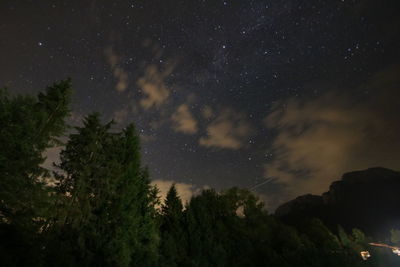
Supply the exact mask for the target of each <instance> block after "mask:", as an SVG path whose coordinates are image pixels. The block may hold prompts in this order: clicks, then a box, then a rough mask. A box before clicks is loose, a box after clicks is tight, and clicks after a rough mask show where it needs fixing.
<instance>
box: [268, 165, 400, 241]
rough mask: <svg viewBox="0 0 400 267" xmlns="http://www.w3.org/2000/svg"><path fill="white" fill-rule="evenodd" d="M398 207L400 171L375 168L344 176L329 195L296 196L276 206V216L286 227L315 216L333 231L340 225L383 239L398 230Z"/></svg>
mask: <svg viewBox="0 0 400 267" xmlns="http://www.w3.org/2000/svg"><path fill="white" fill-rule="evenodd" d="M399 207H400V172H397V171H393V170H390V169H386V168H381V167H376V168H370V169H367V170H362V171H354V172H349V173H345V174H344V175H343V176H342V179H341V180H339V181H335V182H333V183H332V184H331V186H330V188H329V191H328V192H326V193H323V194H322V195H321V196H316V195H310V194H308V195H303V196H299V197H297V198H296V199H294V200H291V201H289V202H287V203H285V204H283V205H281V206H280V207H278V208H277V210H276V211H275V216H276V217H279V218H280V219H281V220H283V221H284V222H286V223H289V224H296V223H297V222H299V221H301V219H302V218H307V217H316V218H319V219H321V220H322V221H323V222H324V223H325V224H326V225H327V226H328V227H329V228H331V230H333V231H336V230H337V226H338V225H341V226H342V227H344V228H345V229H346V230H348V231H349V230H351V229H352V228H359V229H361V230H362V231H364V232H365V233H367V234H368V235H370V236H372V237H374V238H379V239H384V238H386V237H387V236H388V234H389V231H390V229H396V228H397V229H399V228H400V210H399Z"/></svg>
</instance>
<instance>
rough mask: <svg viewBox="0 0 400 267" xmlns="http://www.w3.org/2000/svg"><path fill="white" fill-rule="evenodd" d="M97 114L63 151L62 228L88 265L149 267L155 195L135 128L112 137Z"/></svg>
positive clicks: (153, 253)
mask: <svg viewBox="0 0 400 267" xmlns="http://www.w3.org/2000/svg"><path fill="white" fill-rule="evenodd" d="M111 125H112V122H110V123H107V124H105V125H103V124H101V122H100V118H99V115H98V114H91V115H89V116H88V117H87V118H86V119H85V120H84V126H83V127H77V128H76V130H77V133H75V134H71V135H70V140H69V141H68V143H67V145H66V148H65V150H63V151H62V152H61V163H60V165H59V168H60V169H61V170H62V172H63V174H59V175H58V178H59V180H60V184H59V186H58V189H59V191H60V192H61V193H62V194H64V195H65V197H64V202H63V203H64V204H63V205H64V208H63V210H64V211H65V213H64V214H63V215H62V216H61V217H60V220H59V221H60V223H61V226H60V227H61V228H62V229H63V231H64V234H65V232H69V234H68V235H69V236H71V237H72V238H73V240H74V239H76V242H77V244H78V248H79V250H78V252H77V255H76V256H77V259H78V260H79V261H80V262H83V263H85V264H87V265H96V266H102V265H111V266H129V265H130V264H131V265H134V266H137V265H142V264H143V265H147V266H150V265H151V264H152V262H155V261H156V260H157V259H156V256H157V238H158V235H157V231H156V221H155V211H154V206H153V204H154V193H153V191H152V190H153V189H152V188H151V186H150V181H149V178H148V174H147V171H146V170H145V169H143V168H142V167H141V161H140V147H139V139H138V136H137V134H136V133H135V130H134V127H133V125H130V126H128V127H127V128H126V130H124V131H123V132H122V133H111V132H110V127H111Z"/></svg>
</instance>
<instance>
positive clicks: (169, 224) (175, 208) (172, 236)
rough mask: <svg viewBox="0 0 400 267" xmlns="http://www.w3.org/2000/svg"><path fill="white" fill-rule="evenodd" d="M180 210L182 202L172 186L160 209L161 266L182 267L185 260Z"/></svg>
mask: <svg viewBox="0 0 400 267" xmlns="http://www.w3.org/2000/svg"><path fill="white" fill-rule="evenodd" d="M182 210H183V205H182V201H181V199H180V197H179V196H178V192H177V191H176V187H175V184H173V185H172V186H171V188H170V189H169V191H168V193H167V196H166V199H165V202H164V205H163V206H162V208H161V225H160V232H161V244H160V254H161V255H160V261H161V263H162V266H183V265H184V263H185V261H186V260H187V259H186V241H187V240H186V238H185V236H184V229H183V227H184V225H183V211H182Z"/></svg>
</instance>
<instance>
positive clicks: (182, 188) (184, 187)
mask: <svg viewBox="0 0 400 267" xmlns="http://www.w3.org/2000/svg"><path fill="white" fill-rule="evenodd" d="M151 184H152V185H156V186H157V188H158V189H159V190H160V193H159V196H160V198H161V202H162V203H163V202H164V200H165V197H166V196H167V193H168V190H169V189H170V188H171V186H172V185H173V184H175V188H176V191H177V192H178V195H179V197H180V198H181V200H182V203H183V204H185V203H186V202H189V201H190V199H191V197H192V196H193V195H195V194H197V193H199V192H200V190H201V189H199V188H196V187H195V186H194V185H193V184H186V183H177V182H175V181H171V180H154V181H152V182H151Z"/></svg>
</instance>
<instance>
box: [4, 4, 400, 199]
mask: <svg viewBox="0 0 400 267" xmlns="http://www.w3.org/2000/svg"><path fill="white" fill-rule="evenodd" d="M398 11H399V8H398V7H397V6H396V1H379V3H378V1H373V0H367V1H356V0H353V1H345V0H341V1H339V0H335V1H294V0H290V1H256V0H251V1H233V0H230V1H228V0H226V1H206V0H203V1H197V0H196V1H195V0H193V1H183V0H182V1H177V0H176V1H153V0H150V1H149V0H146V1H100V0H97V1H96V0H93V1H7V0H6V1H1V3H0V36H1V37H0V67H1V73H0V86H6V87H8V88H9V90H10V91H11V92H12V93H36V92H38V91H39V90H42V89H43V88H45V87H46V85H49V84H51V83H53V82H54V81H57V80H61V79H65V78H67V77H71V78H72V81H73V89H74V96H73V107H72V111H73V112H72V117H71V118H70V119H69V122H70V123H71V124H75V125H77V124H79V121H80V120H81V118H82V117H83V116H85V115H86V114H88V113H90V112H93V111H98V112H101V113H102V114H103V119H104V121H107V120H111V119H114V120H115V122H116V124H115V125H114V128H115V129H121V128H123V127H124V126H125V125H127V124H128V123H130V122H134V123H135V124H136V126H137V129H138V132H139V133H140V135H141V137H142V154H143V159H144V161H145V163H146V164H147V165H148V166H149V169H150V173H151V176H152V179H153V180H155V181H158V183H159V184H163V185H169V184H170V183H171V182H172V181H175V182H177V183H182V185H181V188H184V190H186V191H187V190H189V191H190V190H192V191H195V190H196V188H203V187H205V186H211V187H215V188H217V189H223V188H228V187H232V186H239V187H246V188H254V191H256V192H257V193H259V194H261V195H262V197H263V198H264V199H267V201H270V203H271V204H270V206H271V207H273V206H274V205H276V203H279V202H280V201H284V200H286V199H287V198H289V197H293V196H295V195H298V194H301V193H307V192H311V193H320V192H323V191H325V190H326V189H327V186H328V185H329V182H330V181H332V180H333V179H338V178H339V177H338V176H337V175H340V173H339V172H341V171H348V170H352V169H353V168H367V167H372V166H367V165H387V167H391V168H398V169H399V168H400V164H397V165H396V163H393V162H395V161H397V162H400V161H399V160H398V159H399V158H398V157H399V156H398V155H397V156H395V153H392V152H391V151H390V149H391V148H390V147H392V149H397V148H400V145H398V143H396V142H398V141H396V140H397V139H395V138H392V136H396V134H397V133H399V129H398V127H396V125H397V122H398V121H397V118H396V117H395V118H393V119H392V118H388V116H389V117H390V115H388V114H393V112H397V111H399V110H398V108H396V105H397V103H392V102H393V101H386V100H384V101H385V102H383V103H388V105H392V106H391V107H393V109H390V107H388V110H390V111H391V112H386V111H385V110H383V109H382V107H383V106H385V104H383V103H382V102H379V101H381V100H379V101H374V99H377V98H378V96H377V92H378V91H380V90H384V91H385V92H388V93H387V94H386V96H387V95H389V96H390V97H389V98H388V99H390V98H393V97H394V96H395V95H396V94H397V96H398V95H399V94H398V93H397V91H398V90H397V88H398V84H399V80H398V79H397V77H396V76H397V74H400V72H399V71H398V70H399V67H398V63H399V52H398V46H399V36H400V35H399V25H400V19H399V18H398ZM398 76H400V75H398ZM396 86H397V87H396ZM330 96H331V98H329V97H330ZM383 98H385V97H383ZM327 99H330V100H327ZM324 103H325V104H324ZM328 103H329V104H328ZM371 110H372V111H371ZM307 112H312V113H313V114H316V113H317V114H327V115H326V116H323V115H321V116H311V115H310V114H309V113H307ZM278 114H280V115H278ZM282 114H283V115H282ZM293 114H297V115H296V116H298V117H296V118H295V119H293V117H290V116H292V115H293ZM360 114H364V115H365V114H367V115H365V116H363V115H360ZM279 116H281V117H279ZM288 116H289V117H288ZM293 116H294V115H293ZM331 116H333V117H331ZM366 116H367V118H366ZM278 117H279V118H278ZM345 117H350V118H352V119H350V120H349V123H350V124H351V125H354V122H355V121H357V122H359V124H360V125H359V127H358V126H357V127H358V128H357V127H353V126H352V127H350V130H348V131H346V132H344V130H343V131H342V130H340V129H342V128H343V127H344V128H345V129H349V127H346V126H343V121H342V120H341V119H340V118H345ZM371 117H374V118H375V119H376V120H377V121H380V122H384V123H383V124H379V123H373V121H372V120H371V121H370V120H369V119H368V118H371ZM360 121H361V122H360ZM285 123H286V126H290V127H289V128H287V127H286V128H282V127H284V126H285V125H284V124H285ZM299 123H300V124H301V125H299ZM320 123H322V125H323V126H321V125H320ZM326 125H330V126H329V127H331V128H329V127H327V126H326ZM357 125H358V124H357ZM321 127H322V128H321ZM366 127H370V128H368V129H373V130H372V132H374V129H377V128H379V127H384V128H385V129H386V131H385V133H381V132H379V133H378V131H376V132H377V134H376V136H378V137H376V138H379V140H380V141H382V140H389V141H392V142H394V144H393V145H392V146H388V144H387V143H385V142H375V141H371V140H375V139H373V138H375V137H374V136H375V135H374V136H372V137H371V136H369V137H365V138H364V137H363V133H364V130H360V129H365V128H366ZM374 127H375V128H374ZM324 131H326V132H325V133H324ZM328 132H329V133H332V134H327V133H328ZM370 132H371V131H370ZM346 134H347V135H346ZM399 134H400V133H399ZM352 138H354V140H363V141H362V142H361V141H360V142H355V141H354V142H351V141H349V140H353V139H352ZM313 140H317V142H318V145H315V142H313ZM370 142H374V143H376V144H377V147H375V148H374V151H380V152H379V153H380V154H378V156H377V155H374V156H372V154H373V153H374V152H372V151H370V150H368V149H365V146H366V144H369V143H370ZM300 144H301V145H300ZM332 147H335V148H336V147H338V149H337V150H334V149H333V148H332ZM309 148H310V149H309ZM325 148H328V150H325ZM339 148H340V149H339ZM329 149H330V150H329ZM324 151H329V153H325V154H324V153H323V152H324ZM349 151H351V153H349ZM397 151H398V150H397ZM319 153H321V161H319V160H318V157H316V156H315V155H318V154H319ZM341 153H345V154H346V158H349V157H350V156H349V155H352V158H349V159H348V161H346V162H351V163H343V164H342V163H341V165H340V164H339V163H337V162H338V159H339V158H342V157H341V156H340V155H342V154H341ZM369 153H370V154H369ZM54 154H55V153H53V154H52V153H49V155H50V158H52V159H53V158H54V159H55V158H56V157H55V156H54ZM353 154H354V155H353ZM360 154H362V157H364V158H366V160H364V161H355V160H354V157H360ZM397 154H398V153H397ZM396 157H397V158H396ZM331 159H332V160H335V162H336V163H337V164H334V166H335V168H336V169H335V170H336V171H332V166H326V165H327V162H329V161H330V160H331ZM314 161H318V163H316V162H314ZM325 163H326V164H325ZM333 176H336V177H333ZM271 177H272V178H273V180H271V182H268V183H265V184H263V185H262V186H257V184H259V183H263V182H264V181H265V179H266V178H267V179H270V178H271ZM321 180H323V181H322V182H321ZM294 187H296V190H293V188H294ZM186 193H187V192H186Z"/></svg>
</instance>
